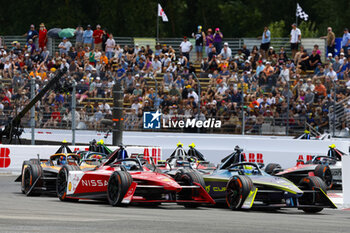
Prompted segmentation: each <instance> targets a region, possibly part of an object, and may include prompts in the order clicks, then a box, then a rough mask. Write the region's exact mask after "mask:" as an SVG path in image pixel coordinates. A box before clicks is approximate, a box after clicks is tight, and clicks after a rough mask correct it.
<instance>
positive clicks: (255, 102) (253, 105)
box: [249, 96, 260, 109]
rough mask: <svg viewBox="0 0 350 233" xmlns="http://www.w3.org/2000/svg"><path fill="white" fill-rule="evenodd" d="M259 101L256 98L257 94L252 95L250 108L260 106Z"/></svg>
mask: <svg viewBox="0 0 350 233" xmlns="http://www.w3.org/2000/svg"><path fill="white" fill-rule="evenodd" d="M259 105H260V104H259V102H258V101H257V100H256V97H255V96H252V102H250V104H249V108H250V109H254V107H255V106H258V107H259Z"/></svg>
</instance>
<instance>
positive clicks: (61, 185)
mask: <svg viewBox="0 0 350 233" xmlns="http://www.w3.org/2000/svg"><path fill="white" fill-rule="evenodd" d="M70 171H80V168H79V167H78V166H76V165H64V166H63V167H62V168H61V169H60V170H59V172H58V174H57V181H56V193H57V196H58V198H59V199H60V200H61V201H65V202H77V201H79V199H78V198H67V188H68V185H67V182H68V176H69V172H70Z"/></svg>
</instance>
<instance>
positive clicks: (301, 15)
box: [297, 3, 309, 21]
mask: <svg viewBox="0 0 350 233" xmlns="http://www.w3.org/2000/svg"><path fill="white" fill-rule="evenodd" d="M297 17H299V18H301V19H303V20H305V21H307V20H308V18H309V15H308V14H306V13H305V11H303V9H302V8H301V7H300V5H299V3H297Z"/></svg>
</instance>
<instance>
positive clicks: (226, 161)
mask: <svg viewBox="0 0 350 233" xmlns="http://www.w3.org/2000/svg"><path fill="white" fill-rule="evenodd" d="M242 151H243V149H242V148H240V147H239V146H236V147H235V149H234V152H233V153H231V154H230V155H228V156H226V157H225V158H223V159H222V160H221V162H222V164H221V165H220V167H219V169H227V168H228V167H230V166H231V165H232V164H237V163H242V162H245V159H244V155H243V154H242Z"/></svg>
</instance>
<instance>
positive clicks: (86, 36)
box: [83, 24, 94, 48]
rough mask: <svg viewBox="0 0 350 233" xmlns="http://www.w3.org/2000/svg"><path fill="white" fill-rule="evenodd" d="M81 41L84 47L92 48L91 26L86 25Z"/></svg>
mask: <svg viewBox="0 0 350 233" xmlns="http://www.w3.org/2000/svg"><path fill="white" fill-rule="evenodd" d="M83 41H84V47H89V48H92V45H93V42H94V38H93V31H92V30H91V25H90V24H89V25H87V27H86V30H85V31H84V34H83Z"/></svg>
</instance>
